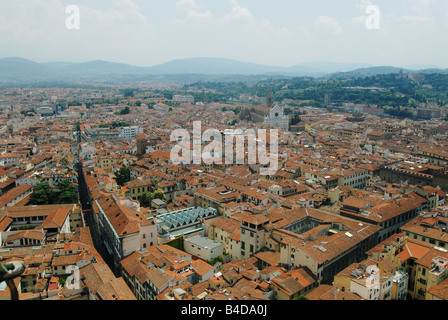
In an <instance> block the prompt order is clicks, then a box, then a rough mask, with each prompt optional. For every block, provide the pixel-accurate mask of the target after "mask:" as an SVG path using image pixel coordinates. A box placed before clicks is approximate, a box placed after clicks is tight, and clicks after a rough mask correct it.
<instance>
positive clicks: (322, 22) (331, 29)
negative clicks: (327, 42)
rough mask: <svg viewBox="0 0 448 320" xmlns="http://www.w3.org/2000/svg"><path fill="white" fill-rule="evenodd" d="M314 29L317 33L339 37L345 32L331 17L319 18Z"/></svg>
mask: <svg viewBox="0 0 448 320" xmlns="http://www.w3.org/2000/svg"><path fill="white" fill-rule="evenodd" d="M314 28H315V31H316V32H317V33H321V34H333V35H339V34H341V33H342V32H343V30H342V27H341V25H340V24H339V22H338V21H337V20H336V19H334V18H331V17H327V16H319V17H318V18H317V20H316V21H315V22H314Z"/></svg>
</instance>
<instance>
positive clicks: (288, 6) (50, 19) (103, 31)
mask: <svg viewBox="0 0 448 320" xmlns="http://www.w3.org/2000/svg"><path fill="white" fill-rule="evenodd" d="M69 5H76V6H77V7H78V8H79V17H80V19H79V22H80V28H79V29H75V30H69V29H68V28H67V27H66V20H67V19H68V18H69V17H70V16H71V14H70V13H67V12H66V9H67V7H68V6H69ZM371 5H375V6H377V7H378V8H379V9H380V11H381V16H380V27H379V29H374V30H370V29H368V28H367V27H366V19H367V18H368V16H369V15H368V14H366V8H367V7H368V6H371ZM18 22H19V23H18ZM447 34H448V2H446V1H442V0H402V1H394V2H391V1H389V2H387V1H385V0H376V1H375V0H372V1H370V0H347V1H344V3H339V2H337V3H335V2H334V1H330V0H317V1H313V2H305V1H292V0H279V1H276V2H267V1H259V0H258V1H257V0H220V1H213V2H210V1H205V0H166V1H156V0H116V1H106V0H98V1H95V2H92V1H87V0H78V1H68V0H23V1H3V2H1V3H0V35H1V38H2V42H1V44H0V52H1V56H0V58H6V57H20V58H24V59H28V60H31V61H36V62H41V63H42V62H88V61H95V60H102V61H109V62H115V63H124V64H128V65H132V66H140V67H149V66H156V65H159V64H163V63H166V62H169V61H172V60H182V59H187V58H197V57H218V58H226V59H233V60H237V61H241V62H248V63H254V64H262V65H267V66H279V67H291V66H295V65H301V64H308V63H312V62H324V61H325V62H331V63H358V64H368V65H372V66H395V67H402V68H409V67H414V66H415V67H417V66H423V67H427V66H434V67H438V68H447V67H448V62H447V61H446V52H447V51H448V42H447V41H444V40H446V39H447Z"/></svg>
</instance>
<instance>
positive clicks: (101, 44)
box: [0, 0, 155, 63]
mask: <svg viewBox="0 0 448 320" xmlns="http://www.w3.org/2000/svg"><path fill="white" fill-rule="evenodd" d="M24 2H26V3H24ZM67 7H68V5H66V4H64V3H63V1H62V0H28V1H23V2H22V1H1V2H0V21H1V29H0V36H1V38H2V43H1V44H0V49H1V51H2V54H3V55H5V56H6V55H8V56H20V57H27V55H29V54H32V55H33V56H32V57H30V58H31V59H34V60H38V61H52V60H61V59H64V60H70V61H80V60H81V61H86V60H91V59H103V60H107V59H110V60H111V61H117V60H121V61H123V60H126V59H127V57H129V58H130V59H133V60H134V61H135V62H136V63H138V62H137V60H138V59H142V58H141V57H140V58H139V57H138V54H140V56H141V52H140V53H138V50H129V48H132V47H133V48H138V47H141V46H142V39H145V41H148V42H149V41H154V39H155V33H154V32H153V28H152V26H151V24H150V23H149V21H148V19H147V18H146V16H145V15H144V14H143V13H142V10H141V9H140V7H139V6H138V5H137V4H136V3H135V2H134V1H133V0H117V1H113V2H109V3H108V5H107V6H104V7H102V8H101V9H100V8H98V7H95V8H94V7H92V6H89V5H87V4H86V5H78V7H79V18H80V29H79V30H68V29H67V27H66V20H67V19H68V18H69V17H70V14H68V13H67V12H66V8H67ZM18 22H20V23H18ZM81 48H83V50H80V49H81ZM147 49H149V47H148V48H147ZM30 50H32V53H31V52H30ZM117 57H119V58H117Z"/></svg>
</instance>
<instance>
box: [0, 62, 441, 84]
mask: <svg viewBox="0 0 448 320" xmlns="http://www.w3.org/2000/svg"><path fill="white" fill-rule="evenodd" d="M400 70H403V71H404V72H417V71H413V70H408V69H404V68H400V67H392V66H374V65H370V64H362V63H334V62H308V63H302V64H297V65H293V66H290V67H285V66H269V65H263V64H256V63H251V62H242V61H238V60H233V59H228V58H213V57H198V58H186V59H177V60H171V61H168V62H165V63H162V64H158V65H154V66H149V67H140V66H133V65H130V64H125V63H116V62H109V61H104V60H92V61H87V62H62V61H61V62H57V61H55V62H43V63H39V62H35V61H32V60H28V59H24V58H20V57H7V58H0V82H2V83H9V82H12V83H22V82H38V81H74V82H76V81H100V80H104V79H106V78H108V80H110V81H132V79H133V78H134V77H135V80H137V79H145V78H151V77H156V76H174V75H204V76H226V75H227V76H235V75H241V76H287V77H297V76H311V77H330V78H334V77H344V76H345V77H347V76H361V77H362V76H369V75H375V74H384V73H398V72H400ZM420 71H421V72H447V70H443V69H437V68H435V69H434V68H432V69H425V70H420Z"/></svg>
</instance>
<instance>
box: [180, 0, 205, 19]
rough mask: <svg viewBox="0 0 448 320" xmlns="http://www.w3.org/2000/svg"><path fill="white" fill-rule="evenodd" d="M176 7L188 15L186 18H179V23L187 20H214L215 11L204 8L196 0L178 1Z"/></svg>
mask: <svg viewBox="0 0 448 320" xmlns="http://www.w3.org/2000/svg"><path fill="white" fill-rule="evenodd" d="M176 9H177V10H178V11H181V12H183V13H184V14H185V15H186V17H185V18H184V19H177V20H176V21H175V22H176V23H177V24H184V23H187V22H191V21H192V22H194V23H198V22H202V21H204V20H205V21H212V20H213V13H212V12H211V11H210V10H204V9H202V8H201V6H199V5H198V4H197V3H196V1H195V0H180V1H178V2H177V3H176Z"/></svg>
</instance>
